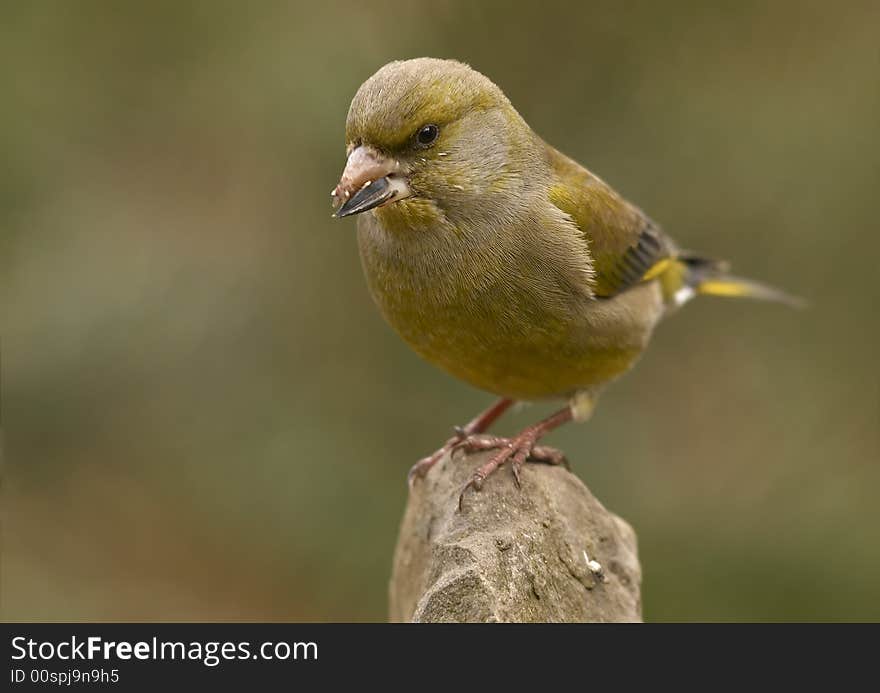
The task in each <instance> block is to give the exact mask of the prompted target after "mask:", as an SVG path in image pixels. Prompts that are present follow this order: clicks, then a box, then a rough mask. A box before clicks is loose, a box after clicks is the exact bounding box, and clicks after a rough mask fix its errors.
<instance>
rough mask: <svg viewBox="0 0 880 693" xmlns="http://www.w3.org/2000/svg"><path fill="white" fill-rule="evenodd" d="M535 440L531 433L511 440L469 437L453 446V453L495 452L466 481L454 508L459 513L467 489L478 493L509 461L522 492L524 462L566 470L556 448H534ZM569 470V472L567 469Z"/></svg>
mask: <svg viewBox="0 0 880 693" xmlns="http://www.w3.org/2000/svg"><path fill="white" fill-rule="evenodd" d="M535 442H536V441H535V438H534V436H533V435H531V434H522V435H519V436H517V437H515V438H499V437H498V436H470V437H468V438H467V439H465V440H462V441H459V442H458V443H456V444H455V445H453V450H462V449H463V450H466V451H468V452H474V451H476V450H498V452H497V453H496V454H494V455H493V456H492V457H490V458H489V460H488V461H487V462H486V463H485V464H483V466H481V467H480V468H479V469H477V470H476V471H475V472H474V474H473V476H472V477H471V478H470V480H469V481H468V482H467V483H466V484H465V485H464V488H463V489H462V490H461V493H460V494H459V496H458V509H459V511H461V510H462V507H463V500H464V494H465V493H466V492H467V490H468V489H469V488H473V489H474V490H475V491H480V490H481V489H482V488H483V482H484V481H485V480H486V478H487V477H488V476H489V475H490V474H492V472H494V471H495V470H496V469H498V467H500V466H501V465H503V464H504V463H505V462H507V461H510V470H511V472H512V473H513V480H514V482H515V483H516V486H517V488H519V489H522V473H521V470H522V467H523V465H524V464H525V463H526V462H527V461H528V462H542V463H544V464H551V465H563V466H565V468H566V469H569V466H568V460H567V459H566V457H565V455H564V454H562V452H560V451H559V450H557V449H556V448H551V447H547V446H544V445H535ZM569 471H570V469H569Z"/></svg>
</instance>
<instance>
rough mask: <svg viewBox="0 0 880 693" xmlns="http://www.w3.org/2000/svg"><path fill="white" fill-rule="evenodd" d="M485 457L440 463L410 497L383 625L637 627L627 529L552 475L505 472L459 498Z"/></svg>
mask: <svg viewBox="0 0 880 693" xmlns="http://www.w3.org/2000/svg"><path fill="white" fill-rule="evenodd" d="M488 454H491V453H480V454H474V455H469V456H465V455H464V454H463V453H461V452H458V453H455V455H454V458H450V457H449V456H446V457H445V458H443V460H441V461H440V462H439V463H438V464H437V465H436V466H435V467H434V468H433V469H432V470H431V471H430V472H429V473H428V475H427V476H426V477H425V478H424V479H420V480H418V481H417V482H416V484H415V487H414V488H413V490H412V492H411V493H410V496H409V502H408V504H407V508H406V513H405V514H404V518H403V522H402V524H401V528H400V535H399V537H398V541H397V548H396V550H395V554H394V567H393V572H392V576H391V585H390V611H391V613H390V617H391V620H392V621H413V622H421V623H437V622H474V621H477V622H483V621H491V622H536V621H550V622H560V621H565V622H570V621H581V622H584V621H589V622H611V621H641V596H640V592H639V585H640V582H641V568H640V566H639V561H638V555H637V550H636V536H635V532H634V531H633V529H632V528H631V527H630V526H629V525H628V524H627V523H626V522H624V521H623V520H622V519H620V518H619V517H617V516H616V515H614V514H612V513H610V512H609V511H608V510H606V509H605V507H604V506H603V505H602V504H601V503H600V502H599V501H598V500H596V498H594V497H593V495H592V494H591V493H590V491H589V490H588V489H587V487H586V486H584V484H583V483H581V481H580V479H578V478H577V477H576V476H574V475H573V474H572V473H571V472H569V471H567V470H566V469H564V468H562V467H551V466H547V465H542V464H527V465H525V466H524V468H523V470H522V481H523V486H522V490H520V489H518V488H517V487H516V485H515V484H514V481H513V477H512V475H511V473H510V470H509V469H508V468H507V466H505V467H503V468H502V469H500V470H498V471H497V472H496V473H495V474H493V475H492V476H490V477H489V478H488V479H487V480H486V482H485V483H484V484H483V490H482V491H480V492H476V491H474V490H472V489H471V490H468V491H467V493H466V494H465V497H464V503H463V509H462V511H461V512H459V510H458V496H459V493H460V492H461V489H462V488H463V486H464V484H465V483H466V482H467V480H468V479H469V478H470V475H471V473H472V472H473V470H474V469H475V468H476V467H477V466H479V465H480V464H482V462H484V461H485V460H486V459H487V455H488Z"/></svg>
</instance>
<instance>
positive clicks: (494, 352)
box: [358, 215, 640, 399]
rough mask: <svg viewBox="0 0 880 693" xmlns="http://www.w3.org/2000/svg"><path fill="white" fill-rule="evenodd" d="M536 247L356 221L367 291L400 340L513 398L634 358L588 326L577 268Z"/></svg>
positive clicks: (566, 384)
mask: <svg viewBox="0 0 880 693" xmlns="http://www.w3.org/2000/svg"><path fill="white" fill-rule="evenodd" d="M535 240H536V239H535V237H532V238H529V237H528V236H526V237H522V235H521V234H517V233H515V232H504V231H503V230H496V232H495V233H494V234H493V235H492V236H491V237H485V236H484V237H481V235H480V234H479V233H477V234H474V233H471V234H470V235H463V234H460V233H456V232H455V231H454V230H450V229H449V228H444V227H438V228H431V229H422V230H419V231H412V232H404V233H400V232H398V231H388V230H387V229H384V228H383V227H382V226H381V224H380V223H379V222H378V221H377V220H376V218H375V217H374V216H373V215H364V216H363V217H362V219H361V220H359V223H358V244H359V248H360V253H361V259H362V262H363V267H364V272H365V275H366V278H367V283H368V286H369V288H370V292H371V294H372V296H373V299H374V300H375V302H376V304H377V305H378V307H379V309H380V311H381V313H382V315H383V316H384V317H385V319H386V320H387V321H388V322H389V323H390V324H391V326H392V327H393V328H394V329H395V330H396V331H397V332H398V333H399V334H400V336H401V337H402V338H403V339H404V340H405V341H406V342H407V343H408V344H409V345H410V346H411V347H412V348H413V349H414V350H415V351H416V352H417V353H419V354H420V355H421V356H422V357H423V358H425V359H426V360H428V361H430V362H432V363H434V364H435V365H437V366H439V367H441V368H443V369H444V370H446V371H448V372H450V373H451V374H453V375H455V376H457V377H459V378H461V379H463V380H465V381H467V382H469V383H471V384H472V385H474V386H476V387H479V388H481V389H484V390H488V391H490V392H494V393H496V394H499V395H502V396H508V397H514V398H517V399H538V398H543V397H548V396H554V395H565V394H568V393H570V392H572V391H574V390H577V389H580V388H581V387H585V386H588V385H589V384H590V383H591V382H594V381H595V382H598V381H602V380H607V379H608V378H609V377H613V376H614V375H616V374H618V373H620V372H622V370H625V369H626V367H628V365H629V363H631V362H632V360H633V359H634V358H635V356H636V355H637V353H638V351H640V349H638V350H634V349H632V348H631V345H630V344H628V343H627V342H628V341H632V340H629V339H628V338H626V339H623V340H619V342H618V343H613V340H612V341H610V342H609V340H608V339H607V335H603V334H601V332H602V331H601V330H594V329H592V328H591V325H590V324H589V314H590V312H591V310H592V306H593V304H595V303H596V301H594V300H593V299H592V297H591V295H590V292H589V286H588V283H587V280H586V278H585V277H584V276H583V273H582V272H581V271H580V268H578V267H576V266H574V264H573V263H571V262H568V261H567V258H566V257H564V256H563V257H559V256H558V255H556V254H554V248H555V247H556V246H558V244H554V245H553V247H551V248H549V249H548V248H546V247H542V245H541V243H540V242H537V243H536V242H535ZM537 240H538V241H540V236H538V237H537ZM635 341H639V340H638V339H636V340H635Z"/></svg>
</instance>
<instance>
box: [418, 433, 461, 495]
mask: <svg viewBox="0 0 880 693" xmlns="http://www.w3.org/2000/svg"><path fill="white" fill-rule="evenodd" d="M462 440H464V438H463V436H462V434H461V431H460V429H458V428H456V429H455V435H454V436H452V438H450V439H449V440H447V441H446V442H445V443H443V445H442V447H440V448H439V449H438V450H436V451H435V452H433V453H432V454H430V455H428V456H427V457H423V458H422V459H420V460H419V461H418V462H416V463H415V464H414V465H413V466H412V467H410V469H409V473H408V474H407V475H406V483H407V484H408V485H409V490H410V491H412V488H413V485H415V483H416V479H422V478H424V476H425V474H427V473H428V470H429V469H430V468H431V467H433V466H434V465H435V464H437V463H438V462H439V461H440V460H441V459H443V456H444V455H445V454H446V453H448V452H450V451H452V450H453V448H455V446H456V445H457V444H458V443H460V442H461V441H462Z"/></svg>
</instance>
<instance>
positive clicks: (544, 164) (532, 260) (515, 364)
mask: <svg viewBox="0 0 880 693" xmlns="http://www.w3.org/2000/svg"><path fill="white" fill-rule="evenodd" d="M346 146H347V163H346V165H345V169H344V171H343V173H342V177H341V179H340V181H339V184H338V185H337V186H336V188H335V189H334V190H333V193H332V195H333V198H334V204H335V207H336V211H335V216H336V217H347V216H351V215H358V223H357V240H358V246H359V249H360V255H361V260H362V264H363V268H364V273H365V275H366V278H367V283H368V285H369V290H370V293H371V294H372V297H373V299H374V300H375V302H376V305H377V306H378V307H379V310H380V311H381V313H382V315H383V316H384V317H385V319H386V320H387V321H388V322H389V323H390V324H391V326H392V327H393V328H394V329H395V330H396V331H397V332H398V333H399V334H400V336H401V337H402V338H403V339H404V340H405V341H406V342H407V343H408V344H409V345H410V346H411V347H412V348H413V349H414V350H415V351H416V352H417V353H419V354H420V355H421V356H422V357H424V358H425V359H426V360H428V361H429V362H431V363H434V364H436V365H437V366H439V367H441V368H443V369H444V370H446V371H448V372H449V373H451V374H452V375H454V376H457V377H459V378H461V379H462V380H465V381H467V382H468V383H470V384H472V385H474V386H476V387H478V388H481V389H483V390H487V391H489V392H491V393H494V394H495V395H498V396H499V397H500V398H501V399H500V400H499V401H498V402H496V403H495V404H494V405H492V406H491V407H489V408H488V409H487V410H486V411H484V412H482V413H481V414H480V415H478V416H477V417H476V418H474V419H473V420H472V421H471V422H470V423H469V424H467V425H466V426H463V427H460V428H458V429H456V433H455V435H454V436H452V437H451V438H450V439H449V440H448V441H446V443H445V444H444V445H443V446H442V447H441V448H440V449H439V450H437V451H436V452H435V453H434V454H432V455H430V456H428V457H426V458H424V459H422V460H420V461H419V462H417V463H416V464H415V466H414V467H413V468H412V470H411V472H410V476H409V479H410V484H412V483H413V481H414V480H415V479H417V478H418V477H420V476H422V475H424V474H425V473H427V471H428V470H429V469H430V468H431V467H432V466H433V465H434V464H435V463H436V462H437V461H439V459H440V458H441V457H442V456H443V455H444V454H445V453H447V452H448V451H450V450H452V449H455V448H459V447H460V448H464V449H467V450H476V449H493V450H496V452H495V453H494V454H492V455H491V456H490V458H489V460H488V462H486V463H485V464H484V465H483V466H481V467H480V468H479V469H477V470H476V471H475V472H474V474H473V476H472V477H471V478H470V480H469V482H468V484H467V485H466V486H465V487H464V489H462V495H464V492H465V491H466V490H467V489H468V488H469V487H473V488H475V489H477V490H479V489H480V487H481V486H482V484H483V481H484V480H485V479H486V477H488V476H489V475H490V474H491V473H492V472H493V471H494V470H495V469H497V468H498V467H500V466H501V465H503V464H505V463H507V462H509V463H510V465H511V469H512V470H513V474H514V478H515V480H516V482H517V484H519V483H520V469H521V467H522V465H523V463H525V462H526V461H527V460H532V461H540V462H547V463H551V464H559V463H563V462H564V461H565V458H564V457H563V456H562V454H561V453H560V452H559V451H557V450H554V449H552V448H548V447H544V446H541V445H538V442H539V440H540V439H541V438H542V437H543V436H544V435H546V434H547V433H549V432H550V431H552V430H553V429H555V428H556V427H558V426H560V425H561V424H563V423H565V422H567V421H571V420H577V421H584V420H586V419H587V418H589V416H590V414H591V413H592V411H593V409H594V407H595V405H596V400H597V397H598V395H599V393H600V392H601V391H602V389H603V388H604V387H605V386H606V385H607V384H608V383H610V382H611V381H613V380H614V379H615V378H617V377H618V376H620V375H621V374H622V373H624V372H626V371H627V370H628V369H629V368H631V367H632V365H633V364H634V363H635V362H636V361H637V359H638V358H639V356H640V355H641V354H642V352H643V351H644V350H645V348H646V347H647V345H648V342H649V339H650V337H651V333H652V331H653V330H654V328H655V326H656V325H657V323H658V321H660V320H661V319H662V318H663V317H664V316H666V315H669V314H670V313H671V312H673V311H674V310H676V309H677V308H679V307H680V306H681V305H683V304H684V303H685V302H687V301H688V300H689V299H691V298H692V297H694V296H696V295H700V294H712V295H718V296H744V297H752V298H762V299H772V300H779V301H783V302H793V299H791V298H790V297H788V296H787V295H785V294H784V293H782V292H780V291H778V290H776V289H773V288H771V287H768V286H765V285H763V284H760V283H758V282H754V281H750V280H745V279H740V278H737V277H734V276H731V275H730V274H728V271H727V267H726V265H725V264H724V263H722V262H718V261H716V260H712V259H707V258H704V257H702V256H700V255H695V254H693V253H689V252H684V251H682V250H680V249H679V248H678V247H677V246H676V244H675V243H674V242H673V241H672V239H671V238H670V237H669V236H668V235H667V234H666V233H665V232H664V231H663V230H662V229H661V228H660V227H659V226H658V225H657V224H656V223H654V222H653V221H652V220H651V219H650V218H648V217H647V216H646V215H645V214H644V213H643V212H642V211H641V210H640V209H639V208H638V207H636V206H634V205H632V204H630V203H629V202H627V201H626V200H625V199H624V198H623V197H621V196H620V195H619V194H618V193H617V192H615V191H614V190H613V189H612V188H611V187H610V186H608V185H607V184H606V183H605V182H603V181H602V180H601V179H599V178H598V177H597V176H595V175H593V174H592V173H590V172H589V171H588V170H587V169H586V168H584V167H583V166H581V165H580V164H578V163H577V162H575V161H574V160H572V159H570V158H569V157H567V156H566V155H565V154H562V153H561V152H559V151H558V150H556V149H554V148H553V147H552V146H550V145H549V144H547V143H546V142H544V141H543V140H542V139H541V138H540V137H539V136H538V135H536V134H535V133H534V132H533V131H532V129H531V128H530V127H529V126H528V124H527V123H526V121H525V120H524V119H523V118H522V116H521V115H520V114H519V113H518V112H517V111H516V109H515V108H514V107H513V106H512V105H511V103H510V101H508V99H507V98H506V97H505V95H504V93H503V92H502V91H501V89H499V88H498V87H497V86H496V85H495V84H494V83H492V81H490V80H489V79H488V78H487V77H485V76H483V75H482V74H480V73H479V72H477V71H475V70H473V69H471V68H470V67H469V66H467V65H465V64H463V63H460V62H456V61H453V60H438V59H433V58H419V59H414V60H405V61H396V62H392V63H389V64H388V65H385V66H384V67H382V68H381V69H380V70H379V71H378V72H376V74H374V75H373V76H372V77H370V78H369V79H368V80H367V81H366V82H364V84H363V85H362V86H361V87H360V89H358V91H357V93H356V94H355V96H354V99H353V100H352V103H351V107H350V109H349V112H348V118H347V121H346ZM547 398H562V399H564V400H567V404H566V406H565V407H564V408H562V409H561V410H559V411H558V412H556V413H555V414H553V415H552V416H549V417H548V418H546V419H544V420H542V421H540V422H538V423H537V424H535V425H533V426H529V427H528V428H526V429H524V430H523V431H522V432H520V433H519V434H518V435H515V436H514V437H512V438H500V437H497V436H488V435H481V434H483V433H484V432H485V431H486V430H487V429H488V427H489V426H490V425H491V424H492V423H493V422H494V421H495V420H496V419H498V417H499V416H501V415H502V414H503V413H504V411H505V410H507V409H508V408H509V407H510V405H511V404H512V403H513V402H514V401H516V400H543V399H547ZM459 502H461V500H460V499H459Z"/></svg>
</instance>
